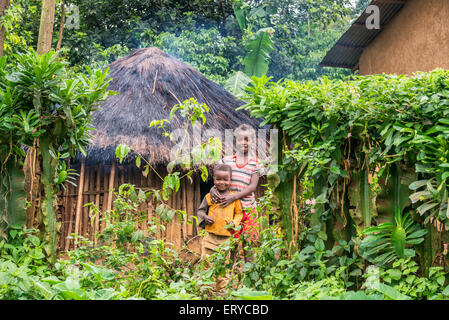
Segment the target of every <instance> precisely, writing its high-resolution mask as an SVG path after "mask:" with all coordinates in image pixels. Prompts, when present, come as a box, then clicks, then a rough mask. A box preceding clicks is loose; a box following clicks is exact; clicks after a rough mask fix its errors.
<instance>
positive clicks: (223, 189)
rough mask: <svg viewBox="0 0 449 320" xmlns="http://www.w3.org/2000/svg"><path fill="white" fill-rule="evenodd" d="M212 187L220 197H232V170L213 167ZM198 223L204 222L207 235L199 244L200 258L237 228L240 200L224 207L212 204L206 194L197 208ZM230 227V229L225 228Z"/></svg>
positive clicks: (227, 167)
mask: <svg viewBox="0 0 449 320" xmlns="http://www.w3.org/2000/svg"><path fill="white" fill-rule="evenodd" d="M213 173H214V187H215V188H216V191H217V193H218V194H219V195H220V196H222V197H227V196H232V195H233V193H234V192H232V191H231V190H230V186H231V175H232V169H231V167H230V166H228V165H225V164H218V165H216V166H215V167H214V171H213ZM197 215H198V222H199V224H200V225H201V224H202V222H203V221H204V223H205V225H206V227H205V229H206V231H207V232H208V233H207V235H206V236H205V237H204V238H203V241H202V244H201V257H204V256H206V255H209V254H211V253H213V252H214V251H215V249H216V248H217V247H218V246H219V245H221V244H222V243H224V242H226V241H228V240H229V238H230V237H231V235H232V232H231V230H232V229H233V228H235V227H238V226H239V224H240V222H241V220H242V217H243V212H242V207H241V204H240V200H238V199H235V200H233V201H231V202H230V203H229V205H227V206H226V207H222V206H220V205H219V204H217V203H212V200H211V195H210V193H208V194H207V195H206V196H205V197H204V199H203V201H202V203H201V205H200V207H199V208H198V214H197ZM227 225H230V228H229V229H228V228H226V226H227Z"/></svg>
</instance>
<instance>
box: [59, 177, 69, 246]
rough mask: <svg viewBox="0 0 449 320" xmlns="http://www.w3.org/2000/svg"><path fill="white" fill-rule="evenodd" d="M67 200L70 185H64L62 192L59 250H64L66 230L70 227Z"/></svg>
mask: <svg viewBox="0 0 449 320" xmlns="http://www.w3.org/2000/svg"><path fill="white" fill-rule="evenodd" d="M69 198H70V183H65V190H64V206H63V207H62V221H61V238H60V240H61V243H62V245H61V250H65V239H66V238H67V236H68V229H69V225H70V208H69Z"/></svg>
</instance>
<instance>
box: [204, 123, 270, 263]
mask: <svg viewBox="0 0 449 320" xmlns="http://www.w3.org/2000/svg"><path fill="white" fill-rule="evenodd" d="M235 138H236V141H235V142H236V144H235V145H236V148H235V151H236V152H235V154H234V155H233V156H231V157H224V158H223V160H222V163H224V164H227V165H229V166H231V168H232V182H231V190H233V191H235V193H234V194H228V195H223V194H220V193H219V192H217V190H216V188H215V187H212V189H211V191H210V194H211V197H212V202H213V203H218V204H220V205H222V206H223V207H226V206H228V205H229V204H230V203H233V202H234V201H236V200H238V199H240V201H241V203H242V208H243V210H244V214H243V218H242V222H241V225H242V227H241V229H240V231H239V232H237V233H236V234H235V235H234V237H236V238H239V237H240V235H241V234H242V233H244V234H246V235H247V237H246V238H249V240H250V241H251V242H255V241H256V240H257V235H258V232H257V225H256V222H255V217H256V216H257V211H256V197H255V194H254V192H255V191H256V188H257V184H258V183H259V176H260V175H262V174H263V172H262V167H261V164H260V162H259V160H258V159H257V157H256V156H255V145H256V143H255V139H256V131H255V130H254V129H253V128H252V127H251V126H249V125H246V124H243V125H240V126H239V127H238V128H237V129H236V130H235ZM244 238H245V237H244ZM243 241H244V243H243V247H245V242H246V241H245V240H243ZM250 254H251V252H248V251H247V252H246V254H245V261H248V260H250V259H249V255H250Z"/></svg>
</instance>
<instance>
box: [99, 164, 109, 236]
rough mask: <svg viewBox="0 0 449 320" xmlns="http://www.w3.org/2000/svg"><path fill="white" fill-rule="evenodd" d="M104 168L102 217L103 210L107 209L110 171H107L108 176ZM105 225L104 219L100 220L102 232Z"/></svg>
mask: <svg viewBox="0 0 449 320" xmlns="http://www.w3.org/2000/svg"><path fill="white" fill-rule="evenodd" d="M106 173H107V171H106V168H105V169H104V173H103V204H102V207H101V213H102V217H103V218H104V217H105V216H104V214H105V211H106V210H107V209H108V195H109V193H108V181H109V178H110V172H109V176H108V175H107V174H106ZM105 226H106V221H104V220H103V221H101V225H100V230H101V232H103V230H104V228H105Z"/></svg>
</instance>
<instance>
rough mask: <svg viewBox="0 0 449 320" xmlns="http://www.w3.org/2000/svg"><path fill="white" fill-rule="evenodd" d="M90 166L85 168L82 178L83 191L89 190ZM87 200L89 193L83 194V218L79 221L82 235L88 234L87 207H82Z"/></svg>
mask: <svg viewBox="0 0 449 320" xmlns="http://www.w3.org/2000/svg"><path fill="white" fill-rule="evenodd" d="M91 172H92V168H89V167H88V168H86V173H85V178H84V188H83V193H86V192H89V185H90V184H89V182H90V177H91ZM88 202H89V195H86V194H84V195H83V218H82V221H81V232H82V235H83V236H84V237H87V236H88V234H89V208H88V207H84V205H85V204H86V203H88Z"/></svg>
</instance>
